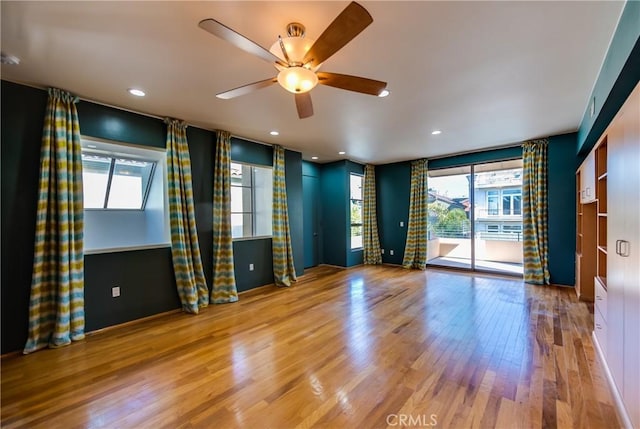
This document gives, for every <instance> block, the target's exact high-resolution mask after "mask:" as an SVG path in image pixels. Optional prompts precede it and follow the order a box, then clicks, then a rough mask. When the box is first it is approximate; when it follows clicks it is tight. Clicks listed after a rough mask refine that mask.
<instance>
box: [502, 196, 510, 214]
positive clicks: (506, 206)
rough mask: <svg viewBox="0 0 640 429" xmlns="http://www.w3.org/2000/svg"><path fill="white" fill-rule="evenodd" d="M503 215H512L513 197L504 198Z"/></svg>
mask: <svg viewBox="0 0 640 429" xmlns="http://www.w3.org/2000/svg"><path fill="white" fill-rule="evenodd" d="M502 214H505V215H510V214H511V197H508V196H503V197H502Z"/></svg>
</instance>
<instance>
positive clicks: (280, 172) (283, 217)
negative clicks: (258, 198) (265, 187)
mask: <svg viewBox="0 0 640 429" xmlns="http://www.w3.org/2000/svg"><path fill="white" fill-rule="evenodd" d="M272 236H273V238H272V248H273V277H274V281H275V284H276V286H291V282H292V281H294V282H295V281H296V280H297V279H296V270H295V268H294V266H293V251H292V250H291V235H290V234H289V210H288V208H287V185H286V181H285V174H284V149H283V148H282V146H277V145H276V146H274V147H273V232H272Z"/></svg>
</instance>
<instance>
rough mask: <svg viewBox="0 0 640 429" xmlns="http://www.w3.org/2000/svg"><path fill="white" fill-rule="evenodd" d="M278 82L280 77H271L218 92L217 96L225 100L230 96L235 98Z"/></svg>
mask: <svg viewBox="0 0 640 429" xmlns="http://www.w3.org/2000/svg"><path fill="white" fill-rule="evenodd" d="M277 82H278V79H276V78H275V77H272V78H270V79H265V80H261V81H259V82H254V83H250V84H248V85H242V86H239V87H238V88H234V89H231V90H229V91H225V92H221V93H220V94H216V97H218V98H222V99H224V100H228V99H230V98H235V97H239V96H241V95H245V94H248V93H250V92H253V91H256V90H258V89H262V88H266V87H268V86H271V85H273V84H274V83H277Z"/></svg>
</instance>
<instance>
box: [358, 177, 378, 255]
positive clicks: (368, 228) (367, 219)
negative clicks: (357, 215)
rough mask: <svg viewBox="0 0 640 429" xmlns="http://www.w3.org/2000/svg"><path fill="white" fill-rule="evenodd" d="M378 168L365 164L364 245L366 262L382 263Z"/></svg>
mask: <svg viewBox="0 0 640 429" xmlns="http://www.w3.org/2000/svg"><path fill="white" fill-rule="evenodd" d="M375 171H376V168H375V167H374V166H373V165H365V166H364V201H363V204H364V208H363V217H364V219H363V229H364V231H363V234H362V235H363V247H364V263H365V264H370V265H373V264H381V263H382V252H381V251H380V238H379V237H378V221H377V214H376V173H375Z"/></svg>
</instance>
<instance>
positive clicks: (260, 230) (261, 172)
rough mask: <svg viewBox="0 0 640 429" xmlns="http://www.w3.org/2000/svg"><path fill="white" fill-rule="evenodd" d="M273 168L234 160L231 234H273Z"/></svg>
mask: <svg viewBox="0 0 640 429" xmlns="http://www.w3.org/2000/svg"><path fill="white" fill-rule="evenodd" d="M272 198H273V170H272V169H271V167H258V166H254V165H247V164H240V163H236V162H232V163H231V236H232V237H233V238H248V237H265V236H266V237H268V236H271V220H272V215H273V212H272Z"/></svg>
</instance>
